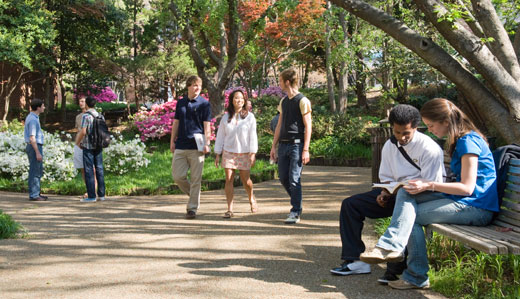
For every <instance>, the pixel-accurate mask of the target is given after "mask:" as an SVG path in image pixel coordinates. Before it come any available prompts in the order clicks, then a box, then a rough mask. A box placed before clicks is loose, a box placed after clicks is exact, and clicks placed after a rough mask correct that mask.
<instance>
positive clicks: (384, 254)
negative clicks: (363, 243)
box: [359, 247, 404, 264]
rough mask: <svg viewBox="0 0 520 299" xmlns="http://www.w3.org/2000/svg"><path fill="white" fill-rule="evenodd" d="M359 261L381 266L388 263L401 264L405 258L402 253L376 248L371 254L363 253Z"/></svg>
mask: <svg viewBox="0 0 520 299" xmlns="http://www.w3.org/2000/svg"><path fill="white" fill-rule="evenodd" d="M359 259H360V260H362V261H363V262H365V263H368V264H380V263H388V262H394V263H395V262H401V261H403V259H404V256H403V254H402V253H401V252H398V251H390V250H386V249H383V248H379V247H374V249H372V251H370V252H367V251H365V252H363V253H362V254H361V255H360V256H359Z"/></svg>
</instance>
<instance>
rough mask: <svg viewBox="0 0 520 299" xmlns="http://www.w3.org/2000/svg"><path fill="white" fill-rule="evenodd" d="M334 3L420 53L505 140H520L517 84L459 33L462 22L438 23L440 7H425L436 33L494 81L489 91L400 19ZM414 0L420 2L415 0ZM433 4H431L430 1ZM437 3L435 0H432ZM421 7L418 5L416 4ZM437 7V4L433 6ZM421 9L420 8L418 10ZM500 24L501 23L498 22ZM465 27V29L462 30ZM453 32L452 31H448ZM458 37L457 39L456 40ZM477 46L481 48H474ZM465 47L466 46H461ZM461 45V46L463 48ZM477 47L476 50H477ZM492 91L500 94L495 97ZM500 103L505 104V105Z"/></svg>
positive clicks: (360, 5)
mask: <svg viewBox="0 0 520 299" xmlns="http://www.w3.org/2000/svg"><path fill="white" fill-rule="evenodd" d="M331 1H332V2H333V3H335V4H336V5H338V6H340V7H343V8H344V9H346V10H347V11H349V12H350V13H352V14H354V15H356V16H358V17H360V18H362V19H363V20H365V21H367V22H368V23H370V24H372V25H374V26H376V27H378V28H380V29H381V30H383V31H384V32H386V33H387V34H389V35H390V36H392V37H393V38H394V39H396V40H397V41H398V42H400V43H401V44H403V45H404V46H405V47H407V48H408V49H410V50H411V51H413V52H414V53H416V54H417V55H419V56H420V57H421V58H422V59H424V60H425V61H426V62H427V63H428V64H430V65H431V66H432V67H433V68H435V69H437V70H438V71H439V72H441V73H442V74H443V75H444V76H446V78H448V79H449V80H450V81H452V82H453V83H454V84H455V85H456V86H457V88H459V89H460V90H462V91H463V92H464V94H465V95H466V97H467V98H468V99H470V100H471V101H472V103H474V104H475V107H477V108H478V110H479V111H480V113H481V114H482V116H483V117H484V118H485V119H486V121H487V122H488V123H489V124H492V125H493V126H494V127H495V129H496V130H497V132H498V133H499V134H500V135H501V136H502V137H503V138H504V140H505V141H506V142H508V143H515V142H516V143H519V142H520V123H519V122H518V120H519V119H520V112H519V111H518V110H519V109H516V106H517V105H520V101H518V98H520V96H514V95H515V94H516V95H520V86H519V85H518V84H517V83H516V82H515V83H513V82H514V79H513V77H512V76H511V75H510V74H508V73H507V71H506V70H505V69H504V68H503V67H501V66H500V65H499V64H497V63H496V59H495V58H493V57H492V56H490V55H491V54H490V53H491V52H490V51H489V50H487V51H483V50H482V49H481V48H483V47H482V46H481V43H480V40H477V41H475V40H474V39H472V38H469V37H468V36H467V32H461V30H463V29H461V28H465V27H464V26H463V25H462V24H460V25H459V26H458V30H455V29H454V28H453V24H448V26H446V28H445V25H446V24H444V22H438V20H437V17H436V16H437V13H435V12H434V10H438V9H440V8H432V7H431V5H430V7H429V9H424V10H423V12H424V11H426V13H425V14H426V15H427V17H428V18H430V19H435V22H432V24H434V26H436V27H437V28H439V26H440V25H439V23H442V28H441V29H438V30H439V32H440V33H441V34H442V35H443V36H444V37H445V38H446V39H447V40H448V41H449V42H450V43H451V44H452V45H455V46H454V47H455V49H456V50H457V51H458V52H459V54H461V55H462V56H464V58H466V59H467V61H468V62H469V63H470V64H471V65H473V66H474V67H475V68H476V69H477V71H478V72H479V73H480V74H481V75H482V76H483V78H485V80H486V82H490V83H493V84H491V85H490V86H491V88H493V92H492V91H490V90H489V89H488V88H487V87H486V86H485V85H484V84H483V83H482V82H481V81H480V80H479V79H478V78H477V77H476V76H474V75H473V74H472V73H471V72H470V71H469V70H468V69H467V68H465V67H464V66H463V65H461V63H460V62H459V61H458V60H457V59H455V58H454V57H452V56H451V55H450V54H448V53H447V52H446V51H445V50H444V49H442V48H441V47H440V46H438V45H437V44H436V43H434V42H433V41H432V40H431V39H429V38H426V37H423V36H421V35H420V34H418V33H417V32H415V31H413V30H412V29H410V28H409V27H407V26H406V25H405V24H404V23H403V22H401V21H400V20H397V19H396V18H394V17H392V16H390V15H388V14H386V13H385V12H383V11H381V10H379V9H377V8H375V7H373V6H371V5H369V4H367V3H365V2H364V1H358V0H331ZM416 3H419V4H423V3H422V2H421V1H419V0H416ZM432 5H433V4H432ZM435 5H437V2H435ZM419 7H421V5H419ZM436 7H439V6H436ZM421 10H422V9H421ZM500 26H501V24H500ZM464 30H465V29H464ZM448 31H453V32H451V33H450V32H448ZM457 40H460V41H457ZM475 46H480V48H477V49H476V48H475ZM464 47H465V48H464ZM462 48H464V49H462ZM477 50H478V51H477ZM495 94H497V95H499V96H495ZM503 103H506V105H504V104H503Z"/></svg>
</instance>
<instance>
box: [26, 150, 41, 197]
mask: <svg viewBox="0 0 520 299" xmlns="http://www.w3.org/2000/svg"><path fill="white" fill-rule="evenodd" d="M38 150H39V151H40V155H42V156H43V146H42V145H41V144H38ZM25 152H26V153H27V157H28V158H29V179H28V185H29V198H36V197H38V196H40V181H41V179H42V176H43V160H42V161H38V160H36V152H35V151H34V148H33V147H32V145H31V144H30V143H28V144H27V146H26V147H25Z"/></svg>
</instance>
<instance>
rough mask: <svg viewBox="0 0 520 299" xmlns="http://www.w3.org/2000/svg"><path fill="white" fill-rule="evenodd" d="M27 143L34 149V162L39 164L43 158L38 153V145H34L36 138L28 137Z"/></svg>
mask: <svg viewBox="0 0 520 299" xmlns="http://www.w3.org/2000/svg"><path fill="white" fill-rule="evenodd" d="M29 143H30V144H31V146H32V148H33V149H34V152H35V153H36V160H38V161H39V162H41V161H42V160H43V157H42V154H41V153H40V150H39V149H38V144H37V143H36V137H34V135H31V136H29Z"/></svg>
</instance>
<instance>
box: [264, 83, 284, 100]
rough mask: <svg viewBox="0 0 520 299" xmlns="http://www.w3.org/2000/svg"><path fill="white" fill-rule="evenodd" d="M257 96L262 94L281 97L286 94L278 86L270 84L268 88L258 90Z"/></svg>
mask: <svg viewBox="0 0 520 299" xmlns="http://www.w3.org/2000/svg"><path fill="white" fill-rule="evenodd" d="M258 96H259V97H262V96H275V97H278V98H280V99H281V98H283V97H285V96H286V94H285V92H283V90H282V89H281V88H280V86H270V87H268V88H265V89H261V90H260V92H259V93H258Z"/></svg>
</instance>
